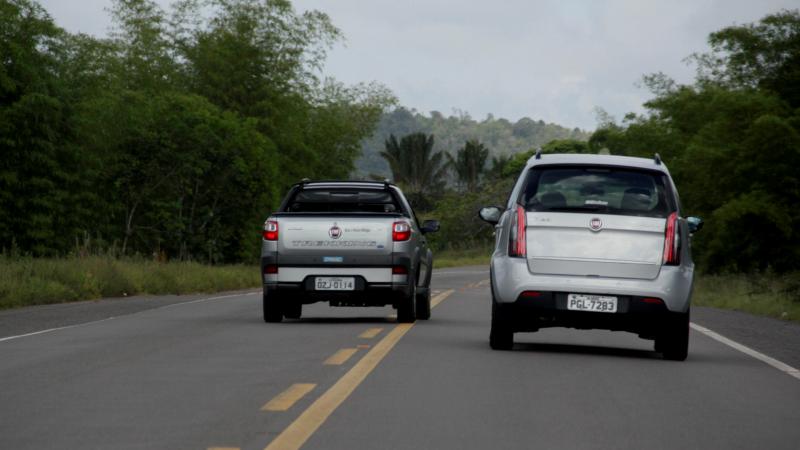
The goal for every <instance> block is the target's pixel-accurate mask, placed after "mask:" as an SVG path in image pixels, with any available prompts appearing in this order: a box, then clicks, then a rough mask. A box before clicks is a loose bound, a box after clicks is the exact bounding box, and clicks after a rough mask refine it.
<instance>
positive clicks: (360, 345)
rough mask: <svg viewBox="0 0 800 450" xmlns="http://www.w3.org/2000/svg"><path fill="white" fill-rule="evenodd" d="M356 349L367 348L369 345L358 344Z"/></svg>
mask: <svg viewBox="0 0 800 450" xmlns="http://www.w3.org/2000/svg"><path fill="white" fill-rule="evenodd" d="M356 347H358V348H369V344H358V345H357V346H356Z"/></svg>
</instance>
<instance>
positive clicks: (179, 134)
mask: <svg viewBox="0 0 800 450" xmlns="http://www.w3.org/2000/svg"><path fill="white" fill-rule="evenodd" d="M110 14H111V17H112V19H113V23H114V27H113V30H112V33H111V34H110V36H109V37H108V38H96V37H92V36H87V35H84V34H71V33H68V32H66V31H65V30H63V29H61V28H59V27H58V26H56V25H55V24H54V22H53V20H52V18H51V17H50V16H49V15H48V13H47V12H46V11H45V10H44V9H43V8H42V7H41V6H40V5H39V4H37V3H36V2H35V1H33V0H5V1H2V2H0V152H2V158H1V159H0V248H3V249H6V250H9V249H14V250H15V251H20V252H24V253H30V254H33V255H35V256H47V255H63V254H66V253H69V252H72V251H75V249H76V247H81V248H85V247H87V246H89V245H90V244H88V243H92V242H93V243H94V244H92V245H91V246H93V247H96V248H104V249H111V250H112V251H113V252H115V253H117V254H133V253H141V254H147V255H149V254H151V253H154V252H155V253H160V254H163V255H164V257H169V258H181V259H197V260H203V261H208V262H218V261H239V260H245V259H248V258H251V257H252V256H254V255H255V254H256V253H257V251H258V245H257V242H258V236H259V228H260V224H261V223H262V222H263V220H264V216H265V214H267V213H268V212H269V211H271V210H272V209H274V207H276V206H277V203H278V202H279V200H280V198H281V196H282V195H283V194H284V192H285V191H286V188H287V187H288V185H290V184H291V183H293V182H295V181H297V180H299V179H301V178H303V177H309V178H344V177H347V176H348V174H349V173H350V172H351V171H352V170H353V167H354V161H355V159H356V158H357V157H358V156H359V155H360V152H361V142H362V140H363V139H364V138H365V137H367V136H369V135H370V133H371V132H372V130H373V129H374V127H375V124H376V123H377V121H378V120H379V119H380V117H381V114H382V112H383V111H384V110H385V108H386V107H387V106H389V105H391V104H393V103H394V101H395V100H394V98H393V96H392V94H391V92H389V91H388V90H387V89H386V88H384V87H383V86H381V85H378V84H362V85H356V86H345V85H343V84H341V83H338V82H336V81H335V80H332V79H326V78H322V77H321V76H320V75H319V74H320V67H321V65H322V63H323V61H324V59H325V56H326V51H327V50H328V49H329V48H330V46H331V45H332V44H333V43H334V42H336V41H337V40H339V39H340V38H341V33H340V31H339V30H338V29H337V28H336V27H335V26H334V25H333V24H332V23H331V21H330V20H329V18H328V17H327V16H326V15H325V14H324V13H321V12H318V11H310V12H306V13H303V14H299V13H297V12H295V10H294V9H293V8H292V5H291V4H290V3H289V2H288V1H285V0H268V1H259V0H180V1H177V2H175V3H173V5H172V6H171V8H170V9H169V10H167V11H165V10H162V9H161V8H160V7H159V6H158V5H157V4H156V3H155V2H153V1H151V0H115V1H114V2H113V6H112V8H111V9H110Z"/></svg>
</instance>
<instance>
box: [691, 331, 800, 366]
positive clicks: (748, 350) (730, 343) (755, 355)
mask: <svg viewBox="0 0 800 450" xmlns="http://www.w3.org/2000/svg"><path fill="white" fill-rule="evenodd" d="M689 325H690V326H691V327H692V328H693V329H695V330H697V331H699V332H701V333H703V334H705V335H706V336H708V337H710V338H711V339H714V340H716V341H718V342H722V343H723V344H725V345H727V346H728V347H731V348H734V349H736V350H738V351H740V352H742V353H744V354H745V355H749V356H752V357H753V358H755V359H757V360H759V361H761V362H764V363H767V364H769V365H770V366H772V367H774V368H776V369H778V370H780V371H781V372H783V373H785V374H787V375H789V376H791V377H795V378H797V379H798V380H800V370H798V369H795V368H794V367H792V366H790V365H788V364H786V363H784V362H781V361H778V360H777V359H775V358H771V357H769V356H767V355H765V354H763V353H761V352H758V351H755V350H753V349H752V348H750V347H747V346H745V345H742V344H740V343H738V342H736V341H734V340H732V339H728V338H726V337H725V336H723V335H721V334H719V333H717V332H715V331H711V330H709V329H708V328H706V327H704V326H701V325H698V324H696V323H691V324H689Z"/></svg>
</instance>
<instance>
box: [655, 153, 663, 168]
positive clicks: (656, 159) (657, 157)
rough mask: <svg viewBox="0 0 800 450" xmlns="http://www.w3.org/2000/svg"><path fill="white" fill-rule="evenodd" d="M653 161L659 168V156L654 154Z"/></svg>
mask: <svg viewBox="0 0 800 450" xmlns="http://www.w3.org/2000/svg"><path fill="white" fill-rule="evenodd" d="M653 161H654V162H655V163H656V165H657V166H660V165H661V155H659V154H658V153H656V155H655V156H654V157H653Z"/></svg>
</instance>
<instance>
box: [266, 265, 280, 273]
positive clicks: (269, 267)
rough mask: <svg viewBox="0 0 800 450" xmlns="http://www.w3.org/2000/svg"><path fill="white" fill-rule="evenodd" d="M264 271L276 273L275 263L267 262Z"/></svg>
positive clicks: (276, 266)
mask: <svg viewBox="0 0 800 450" xmlns="http://www.w3.org/2000/svg"><path fill="white" fill-rule="evenodd" d="M264 273H278V265H277V264H267V265H266V266H264Z"/></svg>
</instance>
